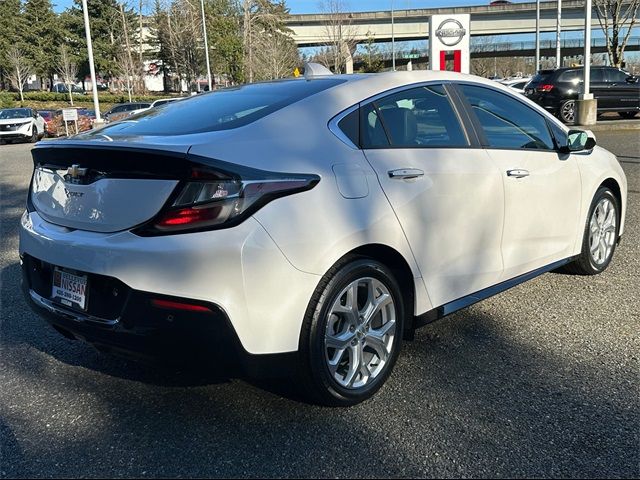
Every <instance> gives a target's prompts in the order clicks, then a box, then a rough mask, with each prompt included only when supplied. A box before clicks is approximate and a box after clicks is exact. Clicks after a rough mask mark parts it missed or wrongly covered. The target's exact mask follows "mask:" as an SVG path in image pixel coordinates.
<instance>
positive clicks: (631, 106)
mask: <svg viewBox="0 0 640 480" xmlns="http://www.w3.org/2000/svg"><path fill="white" fill-rule="evenodd" d="M605 75H606V77H607V80H608V84H609V92H610V93H609V95H610V97H611V99H612V101H611V106H610V108H614V109H616V110H619V111H629V112H631V111H634V110H638V108H640V83H638V82H637V81H635V82H630V81H627V79H628V78H629V77H630V75H629V74H628V73H626V72H623V71H622V70H618V69H616V68H608V69H607V70H606V71H605Z"/></svg>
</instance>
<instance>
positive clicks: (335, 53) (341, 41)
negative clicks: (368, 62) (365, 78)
mask: <svg viewBox="0 0 640 480" xmlns="http://www.w3.org/2000/svg"><path fill="white" fill-rule="evenodd" d="M320 9H321V10H322V11H323V12H324V13H325V14H326V17H327V18H328V20H327V23H326V24H325V36H326V39H327V45H326V46H325V48H324V49H322V50H320V52H319V53H320V55H319V56H318V60H320V61H321V62H322V63H324V65H325V66H326V67H329V68H333V71H334V73H343V72H344V71H345V66H346V63H347V61H348V60H349V59H350V58H351V55H352V52H353V51H354V50H355V47H356V45H357V42H356V40H355V32H354V29H353V26H352V25H351V21H350V17H349V15H348V14H347V13H346V4H345V2H344V1H343V0H321V2H320Z"/></svg>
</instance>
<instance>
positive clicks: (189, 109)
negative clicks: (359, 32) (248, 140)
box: [100, 78, 344, 135]
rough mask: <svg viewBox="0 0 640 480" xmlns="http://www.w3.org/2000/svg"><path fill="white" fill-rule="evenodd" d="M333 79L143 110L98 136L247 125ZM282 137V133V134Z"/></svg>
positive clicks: (269, 85) (268, 85) (265, 86)
mask: <svg viewBox="0 0 640 480" xmlns="http://www.w3.org/2000/svg"><path fill="white" fill-rule="evenodd" d="M343 82H344V80H340V79H336V78H318V79H313V80H303V79H299V80H280V81H275V82H265V83H252V84H247V85H241V86H239V87H233V88H225V89H221V90H217V91H215V92H211V93H204V94H201V95H197V96H193V97H190V98H186V99H184V100H181V101H179V102H170V103H168V104H166V105H165V106H163V108H152V109H150V110H146V111H145V112H142V113H141V114H139V115H137V116H136V117H134V118H133V119H132V120H131V121H128V122H126V123H116V124H113V125H110V126H107V127H105V128H103V129H101V131H100V133H101V134H107V135H108V134H109V133H114V134H115V133H126V134H136V135H185V134H190V133H199V132H210V131H215V130H228V129H231V128H237V127H241V126H244V125H248V124H249V123H252V122H254V121H256V120H258V119H260V118H262V117H264V116H266V115H269V114H270V113H273V112H275V111H276V110H279V109H281V108H283V107H286V106H287V105H290V104H292V103H295V102H297V101H299V100H301V99H303V98H306V97H308V96H310V95H313V94H315V93H318V92H320V91H322V90H326V89H328V88H331V87H333V86H336V85H339V84H340V83H343ZM283 133H286V132H283Z"/></svg>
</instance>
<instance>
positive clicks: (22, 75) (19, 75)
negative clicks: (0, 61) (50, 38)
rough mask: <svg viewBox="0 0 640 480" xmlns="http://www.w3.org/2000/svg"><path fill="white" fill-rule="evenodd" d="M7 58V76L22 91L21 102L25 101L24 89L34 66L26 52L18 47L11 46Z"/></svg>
mask: <svg viewBox="0 0 640 480" xmlns="http://www.w3.org/2000/svg"><path fill="white" fill-rule="evenodd" d="M7 60H8V64H9V71H8V75H7V76H8V77H9V80H10V81H11V83H12V84H13V85H14V86H15V87H16V88H17V89H18V91H19V92H20V102H24V95H23V94H22V91H23V89H24V86H25V84H26V83H27V81H28V80H29V77H30V76H31V74H32V72H33V66H32V65H31V63H30V62H29V60H28V59H27V57H26V56H25V54H24V52H23V51H22V50H20V49H19V48H18V47H11V49H10V50H9V53H8V54H7Z"/></svg>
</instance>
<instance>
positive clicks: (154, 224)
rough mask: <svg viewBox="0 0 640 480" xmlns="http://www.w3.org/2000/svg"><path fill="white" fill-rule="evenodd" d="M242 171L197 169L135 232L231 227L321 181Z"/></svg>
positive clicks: (161, 233) (156, 233)
mask: <svg viewBox="0 0 640 480" xmlns="http://www.w3.org/2000/svg"><path fill="white" fill-rule="evenodd" d="M242 170H243V172H242V174H226V173H224V174H223V173H220V172H219V171H213V170H207V169H200V168H198V169H193V170H192V171H191V175H190V178H189V179H188V180H186V181H182V182H180V184H179V186H178V188H177V193H176V194H174V195H173V196H172V199H170V201H169V203H168V204H167V205H166V206H165V208H163V209H162V211H161V212H160V213H159V214H158V215H157V216H156V218H154V219H153V220H152V221H151V222H149V223H148V224H146V225H144V226H142V227H140V228H138V229H136V230H135V231H134V233H136V234H138V235H142V236H153V235H163V234H172V233H187V232H195V231H202V230H212V229H217V228H227V227H231V226H234V225H237V224H238V223H240V222H242V221H243V220H244V219H246V218H247V217H249V216H250V215H252V214H253V213H254V212H255V211H256V210H258V209H259V208H261V207H262V206H264V205H266V204H267V203H269V202H270V201H272V200H274V199H276V198H279V197H284V196H287V195H291V194H294V193H298V192H303V191H305V190H309V189H311V188H313V187H314V186H315V185H316V184H317V183H318V181H319V180H320V177H318V176H316V175H302V174H278V173H272V172H263V171H259V170H253V169H245V168H243V169H242Z"/></svg>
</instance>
